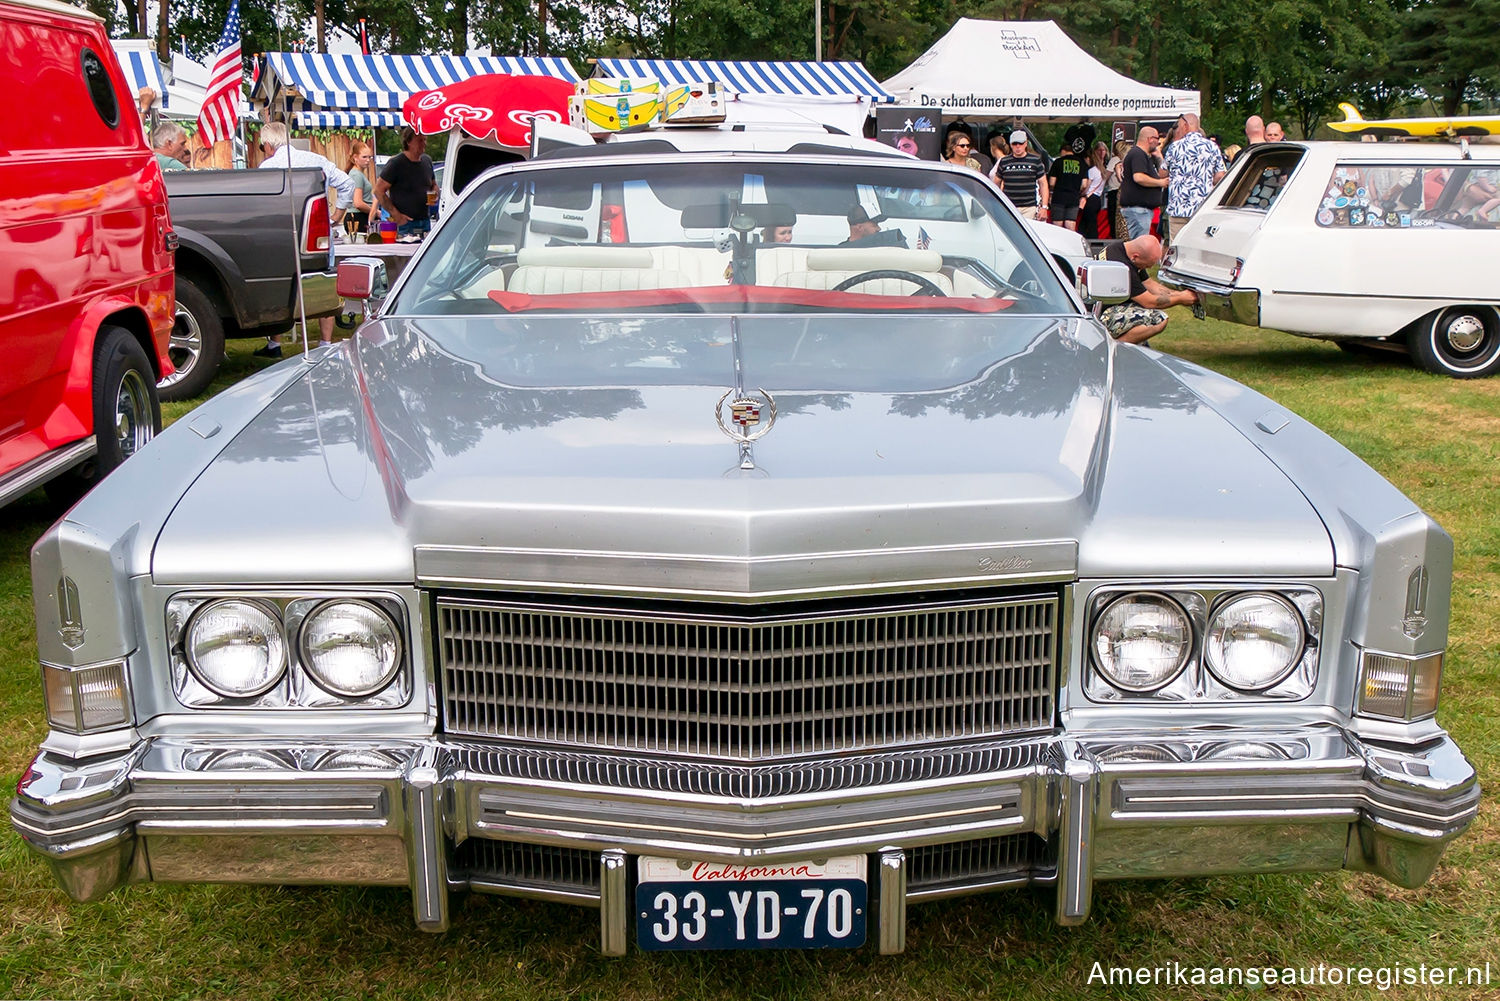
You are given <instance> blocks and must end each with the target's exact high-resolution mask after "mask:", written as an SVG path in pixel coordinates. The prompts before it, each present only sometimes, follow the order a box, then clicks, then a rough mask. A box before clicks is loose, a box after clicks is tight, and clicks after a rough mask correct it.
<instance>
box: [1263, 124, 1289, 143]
mask: <svg viewBox="0 0 1500 1001" xmlns="http://www.w3.org/2000/svg"><path fill="white" fill-rule="evenodd" d="M1285 141H1286V129H1284V128H1282V127H1281V123H1280V122H1272V123H1271V124H1269V125H1267V126H1266V142H1268V143H1279V142H1285Z"/></svg>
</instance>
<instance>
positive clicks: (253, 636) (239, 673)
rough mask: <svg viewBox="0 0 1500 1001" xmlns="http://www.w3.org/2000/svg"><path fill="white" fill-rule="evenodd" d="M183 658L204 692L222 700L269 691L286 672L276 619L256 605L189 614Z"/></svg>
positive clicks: (230, 602) (219, 604)
mask: <svg viewBox="0 0 1500 1001" xmlns="http://www.w3.org/2000/svg"><path fill="white" fill-rule="evenodd" d="M182 648H183V654H184V655H185V656H186V658H187V663H188V668H189V670H191V671H192V672H193V676H194V677H196V678H197V679H198V680H199V681H200V682H202V684H203V687H205V688H207V689H208V690H209V691H211V692H214V693H215V694H217V695H222V696H225V697H226V698H250V697H252V696H256V695H260V694H262V693H264V692H267V691H269V690H270V689H271V687H272V686H273V685H275V684H276V682H278V681H280V680H281V676H282V674H283V673H285V671H286V640H285V638H284V637H283V636H282V626H281V618H280V616H278V615H277V614H276V613H275V612H274V611H273V610H272V609H270V608H268V607H267V606H265V605H262V604H261V603H260V602H257V601H244V600H241V599H238V598H230V599H227V600H224V601H211V602H209V603H208V604H206V605H204V606H203V607H202V608H200V609H198V611H197V612H196V613H194V615H193V618H192V620H191V621H190V622H189V623H188V627H187V635H186V636H185V637H184V639H183V644H182Z"/></svg>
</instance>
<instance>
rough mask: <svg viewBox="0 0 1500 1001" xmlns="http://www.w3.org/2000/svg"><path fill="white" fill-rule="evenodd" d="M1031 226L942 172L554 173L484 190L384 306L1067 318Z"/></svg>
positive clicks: (585, 168) (657, 162) (818, 168)
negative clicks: (1018, 314)
mask: <svg viewBox="0 0 1500 1001" xmlns="http://www.w3.org/2000/svg"><path fill="white" fill-rule="evenodd" d="M1024 226H1025V223H1024V222H1022V221H1021V220H1020V219H1018V218H1017V217H1016V216H1015V214H1014V213H1013V212H1011V211H1009V210H1008V209H1007V208H1006V207H1005V206H1004V205H1003V204H1002V203H1001V202H1000V200H999V199H998V198H997V197H996V196H995V195H994V194H993V193H992V192H991V191H990V190H989V189H988V188H986V187H985V185H984V184H982V183H981V182H980V181H979V179H978V178H977V177H971V176H968V175H964V174H956V173H950V172H947V171H942V170H931V169H912V168H909V167H908V168H901V167H893V166H883V165H880V164H871V163H860V164H810V163H807V162H799V161H796V160H792V159H790V158H784V159H782V160H779V161H773V162H764V161H761V162H749V163H747V162H746V158H744V157H732V158H728V157H726V158H722V159H715V160H707V161H703V160H698V161H692V160H673V161H672V162H663V161H662V160H661V159H659V158H646V157H642V158H640V159H639V160H637V161H635V162H631V163H628V164H615V165H593V164H584V163H568V164H565V165H564V164H558V165H557V166H554V167H549V168H548V169H543V170H524V171H517V172H513V173H511V174H507V175H501V176H498V177H492V178H490V179H489V180H487V181H485V182H483V183H481V184H479V185H478V186H477V187H476V189H475V190H474V191H473V192H472V193H471V194H470V195H469V196H468V197H466V198H465V199H464V200H463V201H462V202H461V203H460V204H459V205H458V206H457V207H456V208H455V209H454V211H453V213H452V215H451V218H449V219H448V220H447V221H446V222H445V224H444V225H443V227H442V229H441V230H440V231H439V232H438V233H436V234H434V236H433V237H432V238H431V241H430V244H429V245H428V246H427V247H425V248H423V251H422V253H421V254H420V255H419V256H418V258H417V260H416V261H414V262H413V264H412V265H411V268H410V269H409V270H410V274H409V275H408V277H407V280H406V281H405V283H404V284H403V285H402V287H401V289H400V291H399V292H398V294H397V295H396V296H395V298H394V299H393V300H392V302H391V303H390V304H388V307H387V308H386V310H385V311H384V312H385V314H386V315H388V316H389V315H408V316H410V315H472V314H485V313H519V312H537V311H549V310H550V311H558V310H565V311H567V312H572V313H590V314H612V315H619V314H620V313H624V312H640V311H647V312H708V311H712V312H805V311H820V310H825V311H826V310H833V311H840V312H849V311H855V312H858V311H878V312H889V311H891V310H918V311H933V310H938V311H953V312H970V313H988V312H1000V311H1005V310H1010V311H1013V312H1023V313H1061V312H1073V311H1074V307H1073V305H1072V303H1071V300H1070V299H1069V298H1068V296H1067V293H1066V290H1065V289H1064V288H1063V287H1062V285H1061V283H1060V281H1059V280H1058V279H1057V277H1056V276H1055V275H1054V274H1053V272H1052V269H1051V267H1050V266H1049V264H1048V262H1047V260H1046V259H1045V257H1044V256H1043V254H1042V252H1041V251H1039V250H1038V249H1037V248H1036V246H1035V245H1034V244H1033V243H1032V241H1031V238H1030V236H1029V235H1028V234H1027V232H1026V230H1025V229H1024Z"/></svg>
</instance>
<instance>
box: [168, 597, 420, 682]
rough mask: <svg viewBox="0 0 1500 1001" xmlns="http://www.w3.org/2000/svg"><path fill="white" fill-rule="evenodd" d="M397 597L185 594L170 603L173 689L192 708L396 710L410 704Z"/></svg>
mask: <svg viewBox="0 0 1500 1001" xmlns="http://www.w3.org/2000/svg"><path fill="white" fill-rule="evenodd" d="M404 610H405V609H404V604H403V602H402V600H401V599H400V598H399V597H397V596H395V595H390V594H378V593H368V594H337V593H328V592H324V593H321V594H320V593H317V592H313V593H301V594H298V593H295V592H293V593H287V592H283V591H269V590H268V591H267V592H266V593H265V594H260V595H254V596H250V595H228V594H211V593H200V594H194V593H191V592H182V593H179V594H175V595H173V596H172V597H170V598H169V599H168V601H167V603H166V620H167V621H166V626H167V639H168V647H169V650H170V652H171V669H172V686H173V691H174V693H175V694H176V696H177V700H178V701H179V702H180V703H181V704H182V705H183V706H185V707H187V708H189V709H215V708H225V707H229V706H233V707H235V708H241V709H256V710H261V709H293V710H295V709H332V708H336V707H340V706H348V707H351V708H360V709H395V708H398V707H401V706H404V705H406V704H407V703H408V701H409V700H410V697H411V692H412V685H411V670H410V661H409V655H410V651H409V650H408V649H407V645H406V633H405V625H404V623H405V615H404V614H403V613H404Z"/></svg>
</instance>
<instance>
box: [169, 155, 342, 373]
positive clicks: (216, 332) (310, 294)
mask: <svg viewBox="0 0 1500 1001" xmlns="http://www.w3.org/2000/svg"><path fill="white" fill-rule="evenodd" d="M166 179H167V194H168V196H169V199H170V211H171V215H172V229H173V230H174V231H175V232H176V233H177V237H178V241H179V242H178V246H177V323H176V326H175V327H174V328H173V330H172V343H171V348H170V351H169V354H170V356H171V359H172V364H173V365H174V366H175V367H176V369H177V371H176V373H175V374H173V375H170V376H168V377H167V378H166V379H164V380H162V382H161V384H160V385H159V387H158V390H159V392H160V394H161V398H162V399H163V400H185V399H189V398H191V397H194V396H197V395H198V394H199V393H201V392H203V390H204V389H206V388H207V387H208V384H209V383H210V382H212V381H213V378H214V375H215V374H216V373H217V372H218V370H219V362H220V360H221V359H222V358H223V356H224V339H225V338H226V337H261V336H265V335H268V334H277V333H283V332H285V331H286V330H288V329H290V328H291V326H292V324H293V323H294V322H295V321H296V319H297V318H298V316H299V315H300V311H299V308H298V305H297V281H296V278H297V275H298V273H299V272H300V274H301V276H302V288H303V296H304V298H305V309H306V315H307V316H309V317H312V316H321V315H326V314H328V313H332V312H334V311H335V310H337V309H338V304H339V300H338V295H337V293H336V292H335V291H334V274H333V270H332V269H331V268H330V267H329V266H328V251H327V249H326V248H327V243H326V240H327V238H328V236H329V233H328V204H327V191H326V190H325V188H324V184H323V174H322V172H321V171H319V170H316V169H313V168H298V169H294V170H290V171H287V170H194V171H172V172H169V173H168V174H167V175H166ZM289 180H290V191H288V181H289ZM320 241H325V242H323V243H322V245H321V246H319V242H320Z"/></svg>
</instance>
